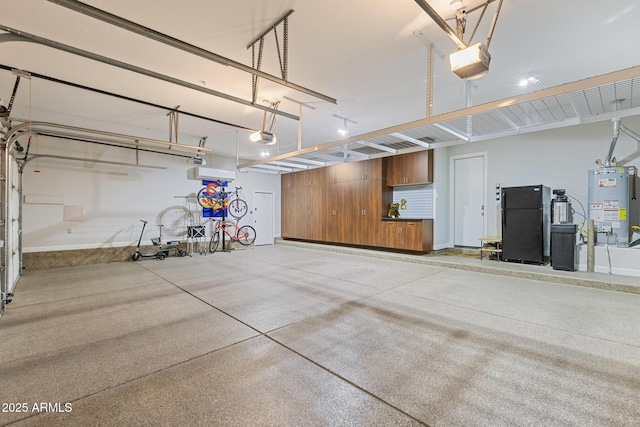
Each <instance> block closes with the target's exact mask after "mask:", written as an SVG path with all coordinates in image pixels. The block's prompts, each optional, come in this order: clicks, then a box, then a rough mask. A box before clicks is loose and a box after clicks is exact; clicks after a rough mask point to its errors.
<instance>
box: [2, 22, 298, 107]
mask: <svg viewBox="0 0 640 427" xmlns="http://www.w3.org/2000/svg"><path fill="white" fill-rule="evenodd" d="M0 30H2V31H6V32H8V33H9V34H8V36H9V37H5V36H7V34H0V43H1V42H6V41H23V42H32V43H37V44H41V45H43V46H48V47H52V48H54V49H58V50H61V51H63V52H67V53H71V54H74V55H78V56H82V57H84V58H88V59H91V60H94V61H97V62H102V63H103V64H108V65H112V66H114V67H118V68H122V69H124V70H127V71H132V72H134V73H138V74H142V75H145V76H147V77H153V78H155V79H158V80H163V81H165V82H168V83H172V84H175V85H178V86H182V87H186V88H188V89H193V90H197V91H198V92H204V93H206V94H208V95H213V96H217V97H219V98H223V99H226V100H228V101H233V102H236V103H238V104H242V105H246V106H248V107H253V108H257V109H259V110H263V111H268V112H270V113H273V114H277V115H279V116H283V117H287V118H289V119H293V120H299V117H298V116H296V115H294V114H289V113H285V112H284V111H279V110H276V109H273V108H269V107H265V106H263V105H259V104H253V103H251V102H250V101H247V100H245V99H242V98H238V97H236V96H232V95H228V94H226V93H222V92H219V91H217V90H213V89H209V88H206V87H203V86H198V85H196V84H193V83H189V82H186V81H184V80H180V79H176V78H174V77H171V76H167V75H165V74H161V73H157V72H155V71H151V70H147V69H145V68H141V67H138V66H135V65H131V64H128V63H126V62H122V61H118V60H117V59H112V58H108V57H106V56H102V55H98V54H96V53H93V52H88V51H86V50H82V49H78V48H76V47H73V46H69V45H66V44H64V43H59V42H56V41H53V40H49V39H46V38H44V37H40V36H36V35H34V34H29V33H26V32H24V31H20V30H16V29H15V28H11V27H7V26H6V25H2V24H0Z"/></svg>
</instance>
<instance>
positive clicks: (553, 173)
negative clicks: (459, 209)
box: [434, 117, 640, 247]
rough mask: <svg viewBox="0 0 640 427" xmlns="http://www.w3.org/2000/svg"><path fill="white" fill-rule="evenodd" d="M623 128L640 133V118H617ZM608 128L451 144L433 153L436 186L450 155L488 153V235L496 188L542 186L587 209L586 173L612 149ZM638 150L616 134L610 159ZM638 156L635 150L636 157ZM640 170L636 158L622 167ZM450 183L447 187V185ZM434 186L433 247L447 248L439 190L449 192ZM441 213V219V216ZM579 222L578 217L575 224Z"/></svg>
mask: <svg viewBox="0 0 640 427" xmlns="http://www.w3.org/2000/svg"><path fill="white" fill-rule="evenodd" d="M622 124H624V125H625V126H626V127H628V128H630V129H631V130H633V131H634V132H636V133H640V118H639V117H633V118H625V119H622ZM612 136H613V126H612V123H611V121H604V122H599V123H591V124H586V125H579V126H572V127H567V128H562V129H554V130H548V131H541V132H535V133H528V134H522V135H516V136H509V137H504V138H499V139H495V140H492V141H485V142H476V143H471V144H464V145H456V146H451V147H448V148H443V149H438V150H436V157H435V160H436V165H435V171H436V174H437V179H436V183H438V184H440V183H441V182H442V183H444V182H446V181H445V179H444V178H445V177H444V176H443V173H444V171H446V173H447V174H448V173H449V172H448V169H449V157H451V156H456V155H460V154H469V153H476V152H483V151H486V152H488V153H489V154H488V162H489V167H488V174H489V178H488V182H489V184H488V187H489V188H487V198H488V200H486V207H487V211H486V214H487V215H488V224H487V227H488V229H487V235H490V236H492V235H500V202H499V201H496V200H495V185H496V184H500V185H501V186H502V187H512V186H520V185H536V184H543V185H546V186H549V187H551V188H552V189H555V188H564V189H566V190H567V193H568V194H570V195H571V196H573V197H575V198H576V199H577V200H579V201H580V202H581V203H582V204H583V205H584V207H585V209H586V208H587V172H588V171H589V170H591V169H594V168H595V167H596V165H595V160H596V159H601V160H604V159H605V157H606V156H607V153H608V151H609V146H610V145H611V139H612ZM639 149H640V146H639V144H638V143H637V142H636V141H635V140H634V139H632V138H631V137H629V136H628V135H626V134H624V133H622V132H621V133H620V137H619V139H618V143H617V145H616V149H615V151H614V157H617V159H618V160H621V159H623V158H625V157H627V156H629V155H631V154H632V153H634V152H636V151H637V150H639ZM637 154H638V155H640V152H639V153H637ZM626 165H627V166H631V165H635V166H640V157H636V158H635V159H634V160H633V161H631V162H630V163H627V164H626ZM447 184H449V183H447ZM438 187H439V194H440V197H439V199H438V201H437V203H438V207H437V217H436V218H437V222H436V230H435V236H434V245H435V246H436V247H447V246H452V243H451V242H449V236H448V235H445V234H444V232H443V229H446V230H447V232H448V226H449V223H448V222H446V223H445V221H446V218H449V214H450V213H449V212H448V211H449V208H448V205H447V206H443V205H444V204H443V203H442V201H443V200H444V199H443V192H446V193H447V194H448V192H449V188H448V186H447V188H446V189H444V188H442V187H440V185H438ZM572 207H573V208H574V209H575V210H576V211H577V212H581V211H582V209H581V208H580V206H579V205H578V204H577V203H574V204H573V206H572ZM443 215H446V218H442V216H443ZM579 221H582V218H580V217H579V216H575V217H574V222H576V223H577V222H579Z"/></svg>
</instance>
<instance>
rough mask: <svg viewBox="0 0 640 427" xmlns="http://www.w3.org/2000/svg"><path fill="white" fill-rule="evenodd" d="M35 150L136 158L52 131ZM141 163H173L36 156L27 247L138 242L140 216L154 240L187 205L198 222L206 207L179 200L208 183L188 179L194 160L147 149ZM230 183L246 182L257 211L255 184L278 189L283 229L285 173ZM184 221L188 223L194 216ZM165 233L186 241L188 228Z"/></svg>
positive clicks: (28, 180) (29, 176)
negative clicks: (282, 179)
mask: <svg viewBox="0 0 640 427" xmlns="http://www.w3.org/2000/svg"><path fill="white" fill-rule="evenodd" d="M31 153H32V154H55V155H58V156H70V157H84V158H87V157H88V158H92V159H100V160H108V161H117V162H126V163H135V162H136V158H135V152H134V151H132V150H126V149H120V148H113V147H106V146H101V145H95V144H87V143H82V142H71V141H64V140H60V139H52V138H46V137H38V140H37V141H35V142H34V145H33V146H32V148H31ZM205 158H206V160H207V167H212V168H217V169H226V170H235V165H236V160H235V159H230V158H224V157H218V156H215V154H213V155H207V156H205ZM139 163H140V164H145V165H155V166H164V167H166V168H167V169H166V170H160V169H145V168H137V167H128V166H118V165H109V164H102V163H95V162H80V161H70V160H58V159H47V158H40V159H37V160H32V161H30V162H29V163H28V164H27V165H26V167H25V172H24V197H25V199H26V201H27V202H28V203H25V204H24V211H23V251H24V252H38V251H51V250H65V249H83V248H101V247H113V246H126V245H130V244H131V243H134V242H137V239H138V237H139V234H140V231H141V228H142V223H141V222H140V221H139V220H140V219H145V220H147V221H149V225H148V226H147V231H145V236H144V237H143V239H144V240H146V242H147V243H149V239H150V238H151V237H156V236H158V227H157V224H158V223H160V222H169V221H171V220H173V221H174V222H176V223H177V222H179V221H178V220H176V217H177V216H178V215H182V214H184V212H185V208H193V211H194V212H195V217H196V218H195V219H196V221H200V220H201V215H200V209H199V207H197V206H196V205H195V204H194V203H191V204H189V205H188V204H187V201H186V199H185V198H184V197H178V198H176V196H186V195H188V194H194V193H197V192H198V191H199V190H200V189H201V188H202V185H201V183H200V181H193V180H188V179H187V169H189V168H190V167H192V166H193V165H190V164H188V163H187V160H186V158H183V157H174V156H166V155H160V154H154V153H146V152H141V153H140V154H139ZM37 170H38V171H40V172H36V171H37ZM230 185H231V187H232V188H233V186H235V185H237V186H242V187H243V188H244V195H245V198H246V199H247V202H248V203H249V208H250V209H251V207H252V201H251V195H252V194H253V191H254V190H265V191H273V192H275V193H276V194H277V195H278V198H277V200H276V218H277V219H278V220H277V221H276V234H277V235H279V233H280V221H279V218H280V200H279V194H280V177H279V176H278V175H270V174H257V173H237V174H236V181H234V182H233V183H231V184H230ZM65 207H66V209H67V217H66V218H65V216H64V211H65ZM83 211H84V219H82V218H73V217H71V216H69V213H74V214H76V215H77V214H78V213H80V214H81V213H82V212H83ZM163 214H164V215H163ZM252 220H253V219H252V217H251V215H247V216H246V217H245V218H244V219H243V222H245V223H248V222H251V221H252ZM183 222H184V224H185V227H186V225H188V219H187V218H185V219H184V221H183ZM176 229H177V227H176ZM163 237H166V238H181V239H183V240H184V238H185V236H184V228H183V229H182V230H181V231H174V232H173V233H172V230H171V229H170V228H168V227H167V228H166V229H163ZM144 240H143V241H144Z"/></svg>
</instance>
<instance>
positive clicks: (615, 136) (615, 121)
mask: <svg viewBox="0 0 640 427" xmlns="http://www.w3.org/2000/svg"><path fill="white" fill-rule="evenodd" d="M612 121H613V138H612V139H611V146H610V147H609V153H608V154H607V158H606V159H604V165H605V166H606V167H609V166H615V165H612V164H611V157H612V156H613V150H614V149H615V148H616V142H618V137H619V136H620V119H613V120H612Z"/></svg>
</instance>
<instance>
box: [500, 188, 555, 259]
mask: <svg viewBox="0 0 640 427" xmlns="http://www.w3.org/2000/svg"><path fill="white" fill-rule="evenodd" d="M550 205H551V189H550V188H549V187H545V186H544V185H529V186H525V187H504V188H503V189H502V193H501V207H502V259H503V260H504V261H511V262H522V263H530V264H546V263H547V262H549V226H550V222H551V221H550V220H551V206H550Z"/></svg>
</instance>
